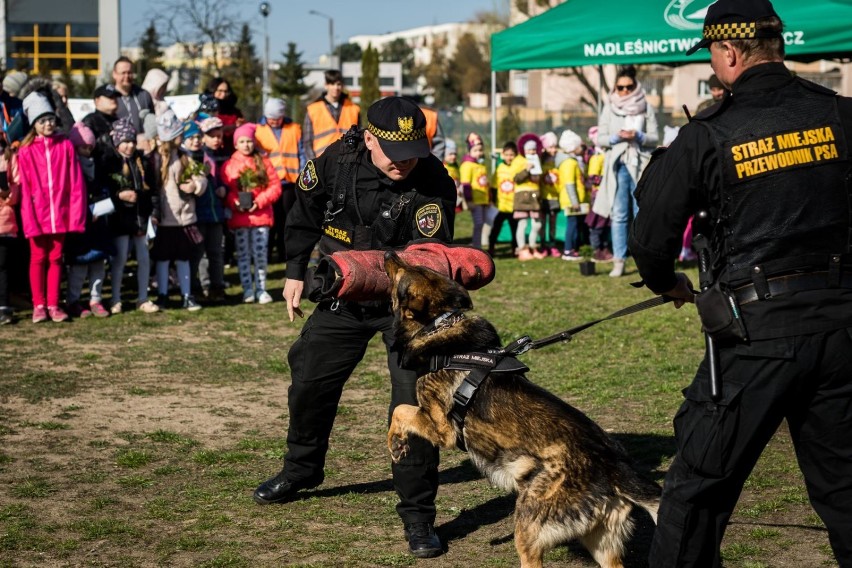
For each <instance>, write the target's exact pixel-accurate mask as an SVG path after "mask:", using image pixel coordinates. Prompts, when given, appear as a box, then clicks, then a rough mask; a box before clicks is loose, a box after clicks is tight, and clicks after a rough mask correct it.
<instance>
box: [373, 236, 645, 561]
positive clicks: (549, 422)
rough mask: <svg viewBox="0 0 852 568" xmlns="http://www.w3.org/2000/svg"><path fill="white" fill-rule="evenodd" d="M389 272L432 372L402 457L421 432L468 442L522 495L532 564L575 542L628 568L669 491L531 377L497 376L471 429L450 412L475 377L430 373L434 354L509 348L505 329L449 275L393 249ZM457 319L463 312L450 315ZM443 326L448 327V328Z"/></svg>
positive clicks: (401, 431)
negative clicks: (628, 552) (643, 525)
mask: <svg viewBox="0 0 852 568" xmlns="http://www.w3.org/2000/svg"><path fill="white" fill-rule="evenodd" d="M385 271H386V272H387V274H388V276H389V277H390V280H391V283H392V291H391V301H392V307H393V313H394V330H395V331H394V333H395V338H396V342H397V344H398V347H399V349H400V351H401V356H402V363H403V365H404V366H406V367H409V368H420V369H427V370H426V371H425V374H423V375H422V376H420V377H419V378H418V380H417V400H418V402H419V404H420V405H419V406H411V405H400V406H397V407H396V409H395V410H394V413H393V417H392V419H391V424H390V430H389V432H388V449H389V450H390V453H391V457H392V458H393V459H394V461H398V460H399V459H400V458H401V457H403V456H405V455H406V453H407V452H408V449H409V448H408V443H407V442H408V436H409V435H412V434H414V435H417V436H420V437H422V438H425V439H426V440H429V441H430V442H431V443H432V444H434V445H436V446H439V447H441V448H451V447H453V446H455V445H456V442H457V440H458V439H459V438H460V436H461V437H463V441H464V445H465V446H466V449H467V452H468V454H469V455H470V459H471V460H472V461H473V463H474V464H475V465H476V467H477V468H478V469H479V470H480V471H481V472H482V473H483V474H484V475H485V476H486V477H488V479H489V480H490V481H491V483H492V484H494V485H495V486H497V487H501V488H503V489H504V490H506V491H515V492H517V494H518V497H517V502H516V504H515V547H516V548H517V551H518V555H519V556H520V559H521V566H522V568H535V567H539V566H542V559H543V557H544V554H545V553H546V552H547V551H548V550H550V549H552V548H553V547H555V546H556V545H558V544H560V543H564V542H567V541H569V540H572V539H579V540H580V542H581V543H582V544H583V545H584V546H585V547H586V548H587V549H588V551H589V552H590V553H591V555H592V556H593V557H594V559H595V560H596V561H597V562H598V564H600V565H601V566H604V567H606V568H616V567H620V566H623V564H622V555H623V553H624V543H625V541H626V540H627V539H628V538H629V537H630V534H631V532H632V530H633V523H632V520H631V519H630V511H631V509H632V507H633V505H634V504H635V505H639V506H640V507H643V508H644V509H645V510H647V511H648V513H650V515H651V517H652V518H653V519H654V522H656V520H657V507H658V505H659V500H660V487H659V486H658V485H657V484H655V483H653V482H651V481H648V480H645V479H643V478H641V477H640V476H639V475H638V474H637V473H636V472H635V471H634V470H633V468H632V467H631V465H630V458H628V456H627V455H626V454H625V452H624V450H623V449H622V448H621V447H620V446H619V445H618V443H617V442H615V441H614V440H612V439H611V438H610V437H609V436H608V435H607V434H606V433H605V432H604V431H603V430H602V429H601V428H600V426H598V425H597V424H595V423H594V422H593V421H592V420H591V419H590V418H588V417H587V416H586V415H585V414H583V413H582V412H580V411H579V410H577V409H576V408H574V407H572V406H570V405H569V404H567V403H566V402H564V401H563V400H562V399H560V398H558V397H557V396H555V395H553V394H551V393H549V392H547V391H546V390H544V389H542V388H540V387H538V386H536V385H535V384H533V383H532V382H530V381H529V380H527V379H526V377H525V376H524V374H523V373H522V372H509V373H500V374H491V375H489V376H488V377H487V378H486V379H485V380H484V381H483V382H482V384H481V385H480V387H479V389H478V390H477V391H476V393H475V395H474V397H473V398H472V400H471V401H470V404H469V406H468V408H467V413H466V416H465V418H464V426H463V428H462V429H460V428H459V425H458V423H457V422H456V421H455V420H453V419H451V418H449V417H448V414H449V413H450V411H451V409H452V408H453V393H454V392H455V391H456V388H457V387H458V386H459V385H460V384H461V383H462V381H463V380H464V378H465V376H466V375H467V371H465V370H449V369H439V370H437V371H432V372H430V371H428V369H429V368H430V367H429V361H430V360H431V357H432V356H434V355H440V356H446V355H457V354H463V353H474V352H480V353H484V352H488V350H489V349H500V347H501V345H500V339H499V336H498V335H497V331H496V330H495V329H494V326H492V325H491V324H490V323H489V322H488V321H486V320H485V319H483V318H481V317H479V316H475V315H471V314H467V313H465V310H470V309H472V308H473V303H472V302H471V299H470V296H469V295H468V293H467V291H466V290H465V289H464V288H463V287H462V286H461V285H459V284H457V283H456V282H454V281H452V280H450V279H449V278H447V277H445V276H442V275H440V274H438V273H437V272H434V271H432V270H430V269H428V268H424V267H419V266H413V265H409V264H406V263H405V262H403V261H402V260H400V259H399V257H398V256H397V255H396V254H395V253H393V252H389V253H387V254H386V256H385ZM448 313H454V314H456V315H455V316H454V317H450V318H441V316H442V315H444V314H448ZM459 314H460V315H459ZM436 321H442V322H443V323H442V324H441V325H438V326H436V325H434V322H436ZM446 322H449V324H447V323H446ZM424 332H425V333H424Z"/></svg>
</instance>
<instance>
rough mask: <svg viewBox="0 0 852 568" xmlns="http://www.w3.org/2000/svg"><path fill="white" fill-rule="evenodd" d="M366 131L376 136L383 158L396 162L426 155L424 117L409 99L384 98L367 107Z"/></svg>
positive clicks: (427, 151)
mask: <svg viewBox="0 0 852 568" xmlns="http://www.w3.org/2000/svg"><path fill="white" fill-rule="evenodd" d="M367 132H369V133H370V134H372V135H373V136H375V137H376V139H377V140H378V141H379V146H381V148H382V151H383V152H384V153H385V155H386V156H387V157H388V158H390V159H391V160H393V161H395V162H404V161H406V160H410V159H412V158H425V157H426V156H428V155H429V140H428V139H427V138H426V116H425V115H424V114H423V111H422V110H420V107H418V106H417V105H416V104H415V103H414V102H413V101H411V100H409V99H406V98H403V97H387V98H384V99H381V100H379V101H376V102H375V103H373V104H372V105H370V108H369V109H367Z"/></svg>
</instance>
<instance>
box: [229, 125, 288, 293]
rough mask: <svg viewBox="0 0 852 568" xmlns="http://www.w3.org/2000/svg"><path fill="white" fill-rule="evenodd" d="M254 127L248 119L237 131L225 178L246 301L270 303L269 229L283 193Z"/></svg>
mask: <svg viewBox="0 0 852 568" xmlns="http://www.w3.org/2000/svg"><path fill="white" fill-rule="evenodd" d="M255 128H256V126H255V125H254V124H252V123H246V124H243V125H242V126H240V127H238V128H237V129H236V130H235V131H234V146H235V147H236V150H235V151H234V153H233V154H232V155H231V158H230V159H229V160H228V161H227V162H225V165H224V167H223V170H222V181H223V182H224V183H225V185H226V186H227V188H228V195H227V196H226V197H225V205H226V206H227V207H228V208H229V209H230V210H231V213H232V214H231V218H230V219H228V227H229V228H230V229H231V230H233V231H234V240H235V244H236V249H237V267H238V268H239V273H240V284H242V286H243V302H245V303H252V302H254V301H257V302H258V303H259V304H268V303H270V302H272V296H270V295H269V292H267V291H266V267H267V264H268V246H269V230H270V228H271V227H272V224H273V222H274V214H273V212H272V204H273V203H274V202H275V201H276V200H277V199H279V198H280V197H281V183H280V181H279V179H278V175H277V174H276V173H275V167H274V166H273V165H272V162H270V161H269V159H268V158H266V157H265V156H263V155H261V154H260V152H258V151H257V149H256V148H255V140H254V133H255ZM252 261H254V282H253V283H252V269H251V264H252Z"/></svg>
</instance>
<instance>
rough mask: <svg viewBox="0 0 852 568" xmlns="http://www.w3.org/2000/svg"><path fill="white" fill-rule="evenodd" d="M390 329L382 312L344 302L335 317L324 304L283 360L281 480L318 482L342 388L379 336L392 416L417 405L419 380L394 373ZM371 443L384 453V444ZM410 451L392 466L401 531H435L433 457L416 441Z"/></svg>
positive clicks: (381, 308) (435, 459)
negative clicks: (430, 526) (415, 527)
mask: <svg viewBox="0 0 852 568" xmlns="http://www.w3.org/2000/svg"><path fill="white" fill-rule="evenodd" d="M392 326H393V316H392V315H391V314H390V310H389V308H388V306H387V304H384V305H382V306H379V307H362V306H360V305H359V304H355V303H347V302H341V303H340V305H339V307H338V309H336V310H332V309H331V303H330V302H323V303H321V304H319V305H318V306H317V307H316V310H314V313H313V314H312V315H311V317H309V318H308V320H307V321H306V322H305V325H304V327H303V328H302V332H301V334H300V336H299V339H297V340H296V342H295V343H294V344H293V346H292V347H291V348H290V353H289V355H288V361H289V363H290V371H291V374H292V383H291V385H290V388H289V390H288V395H289V400H288V406H289V409H290V426H289V430H288V432H287V453H286V455H285V456H284V473H285V475H286V476H287V478H288V479H290V480H301V479H307V478H314V479H316V478H319V477H321V476H322V473H323V469H324V466H325V455H326V452H327V451H328V438H329V435H330V433H331V428H332V425H333V424H334V418H335V416H336V414H337V405H338V403H339V401H340V396H341V394H342V392H343V385H344V384H345V383H346V381H347V380H348V379H349V376H350V375H351V374H352V371H353V370H354V369H355V366H356V365H357V364H358V362H359V361H361V359H362V358H363V357H364V353H365V352H366V350H367V344H368V342H369V341H370V339H371V338H372V337H373V336H374V335H375V334H376V333H377V332H381V334H382V340H383V341H384V343H385V346H386V347H387V352H388V369H389V370H390V376H391V403H390V412H391V413H392V412H393V409H394V408H396V407H397V406H398V405H400V404H412V405H415V406H416V405H417V393H416V384H417V375H416V374H415V373H414V372H413V371H407V370H404V369H401V368H400V367H399V365H398V357H397V353H396V351H394V350H393V335H392V329H391V328H392ZM371 419H372V417H365V420H371ZM368 443H370V444H380V445H381V446H382V447H384V446H385V444H386V440H385V439H384V438H382V439H380V440H370V441H369V442H368ZM409 445H410V447H411V452H410V453H409V455H407V456H406V457H405V458H403V459H402V460H401V461H400V462H399V463H395V464H392V473H393V484H394V489H396V492H397V494H398V495H399V499H400V502H399V504H398V505H397V512H398V513H399V516H400V517H402V520H403V522H404V523H412V522H430V523H433V522H434V521H435V496H436V495H437V493H438V461H439V454H438V449H437V448H435V447H434V446H433V445H432V444H430V443H429V442H427V441H425V440H423V439H422V438H418V437H412V438H411V439H410V440H409ZM388 458H389V459H390V455H389V454H388Z"/></svg>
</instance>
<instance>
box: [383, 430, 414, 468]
mask: <svg viewBox="0 0 852 568" xmlns="http://www.w3.org/2000/svg"><path fill="white" fill-rule="evenodd" d="M388 449H389V450H390V454H391V458H392V459H393V461H394V463H399V460H401V459H402V458H404V457H405V456H407V455H408V449H409V448H408V438H403V437H401V436H398V435H396V434H393V435H391V436H389V437H388Z"/></svg>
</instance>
